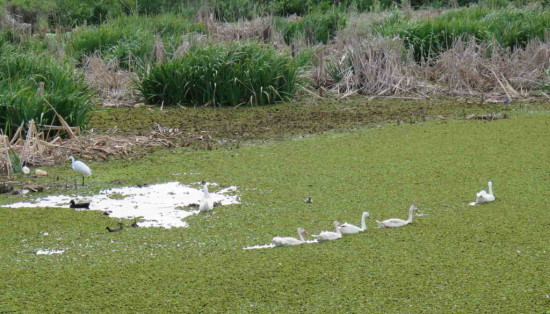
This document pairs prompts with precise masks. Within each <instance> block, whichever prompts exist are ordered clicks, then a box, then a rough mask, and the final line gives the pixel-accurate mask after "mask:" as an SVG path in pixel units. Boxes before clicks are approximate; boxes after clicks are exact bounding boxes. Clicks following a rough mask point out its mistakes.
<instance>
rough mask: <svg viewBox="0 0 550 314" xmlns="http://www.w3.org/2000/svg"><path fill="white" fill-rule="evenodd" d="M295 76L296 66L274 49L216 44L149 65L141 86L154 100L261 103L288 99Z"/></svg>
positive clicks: (178, 102)
mask: <svg viewBox="0 0 550 314" xmlns="http://www.w3.org/2000/svg"><path fill="white" fill-rule="evenodd" d="M296 80H297V65H296V64H295V63H294V62H293V60H292V59H291V58H290V57H288V56H285V55H282V54H280V53H279V52H277V51H276V50H275V49H274V48H272V47H269V46H265V45H261V44H257V43H247V44H243V43H233V44H217V45H209V46H206V47H202V48H200V47H197V48H195V49H192V50H190V51H189V52H188V53H187V54H186V55H185V56H183V57H181V58H174V59H172V60H170V61H167V62H164V63H161V64H156V65H154V66H152V68H151V70H150V71H149V72H148V73H146V74H144V76H143V77H142V78H141V82H140V85H139V90H140V91H141V93H142V95H143V96H144V97H145V98H146V99H147V101H148V102H150V103H154V104H164V105H169V104H181V105H204V104H210V105H216V106H238V105H242V104H251V105H264V104H270V103H274V102H276V101H279V100H285V99H289V98H290V97H291V96H292V95H293V94H294V92H295V90H296V86H297V85H296V83H297V82H296Z"/></svg>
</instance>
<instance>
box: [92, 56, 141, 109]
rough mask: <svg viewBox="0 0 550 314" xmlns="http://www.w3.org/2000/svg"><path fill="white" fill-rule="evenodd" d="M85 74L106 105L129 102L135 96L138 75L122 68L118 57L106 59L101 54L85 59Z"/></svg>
mask: <svg viewBox="0 0 550 314" xmlns="http://www.w3.org/2000/svg"><path fill="white" fill-rule="evenodd" d="M84 74H85V77H86V81H87V82H88V84H89V85H90V86H91V87H92V88H93V89H94V90H96V91H97V93H98V96H99V97H100V98H101V99H102V101H103V103H104V105H117V106H118V104H119V103H121V102H122V103H128V102H129V101H128V100H130V102H131V101H132V100H134V98H135V91H134V89H133V87H132V85H133V82H134V81H135V79H136V78H137V75H136V74H135V73H133V72H130V71H125V70H122V69H120V66H119V62H118V60H117V59H111V60H104V59H103V58H101V56H100V55H99V54H93V55H91V56H89V57H86V58H85V59H84Z"/></svg>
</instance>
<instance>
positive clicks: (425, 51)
mask: <svg viewBox="0 0 550 314" xmlns="http://www.w3.org/2000/svg"><path fill="white" fill-rule="evenodd" d="M549 28H550V10H536V9H515V8H511V9H500V10H489V9H487V8H484V7H474V8H463V9H457V10H451V11H448V12H445V13H443V14H441V15H439V16H436V17H434V18H431V19H418V20H415V21H412V22H410V23H406V24H402V25H400V26H399V28H397V29H396V30H395V32H394V33H395V34H397V35H399V37H401V38H403V39H404V40H405V43H406V45H407V47H408V48H409V49H412V50H413V51H414V56H415V59H416V60H417V61H421V60H434V59H436V58H437V57H438V56H439V54H441V53H442V52H444V51H446V50H448V49H450V48H451V47H452V46H453V45H454V43H455V41H456V40H458V39H460V38H463V37H465V36H473V37H475V38H476V39H477V40H478V41H483V42H490V41H491V40H496V41H497V42H498V43H499V44H500V45H501V46H503V47H510V48H514V47H525V45H526V44H527V42H528V41H529V40H530V39H533V38H538V39H540V40H544V38H545V32H547V31H548V29H549Z"/></svg>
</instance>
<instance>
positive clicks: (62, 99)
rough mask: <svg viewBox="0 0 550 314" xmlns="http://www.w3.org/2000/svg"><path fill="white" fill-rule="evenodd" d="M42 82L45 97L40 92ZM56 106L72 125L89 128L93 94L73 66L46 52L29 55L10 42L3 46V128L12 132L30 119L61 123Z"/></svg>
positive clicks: (0, 68) (0, 72) (0, 60)
mask: <svg viewBox="0 0 550 314" xmlns="http://www.w3.org/2000/svg"><path fill="white" fill-rule="evenodd" d="M40 82H43V83H44V94H43V96H40V95H38V92H37V91H38V89H39V85H40ZM44 99H46V100H47V102H49V103H50V104H51V105H52V106H53V108H54V109H55V110H56V111H57V112H58V113H59V115H61V117H63V119H65V121H67V123H68V124H69V125H71V126H80V127H82V128H85V127H86V124H87V122H88V119H89V113H90V112H91V110H92V109H93V103H92V94H91V92H90V91H89V90H88V87H87V85H86V84H85V83H84V82H83V81H82V80H81V78H79V77H78V76H77V75H76V74H74V72H73V69H72V67H71V66H70V65H66V64H63V63H59V62H57V61H56V60H54V59H52V58H51V56H48V55H45V54H33V55H31V54H29V53H25V52H22V51H20V50H16V49H15V48H12V47H10V46H8V45H4V46H3V47H2V48H0V129H1V130H2V131H3V132H4V133H5V134H8V135H11V134H13V132H14V131H15V130H16V129H17V127H19V125H21V124H22V123H26V122H27V121H29V120H30V119H34V120H35V122H36V123H38V124H49V125H51V124H54V125H59V121H58V119H57V118H56V116H55V113H54V111H53V110H52V109H51V108H50V107H49V106H48V105H47V103H46V101H45V100H44Z"/></svg>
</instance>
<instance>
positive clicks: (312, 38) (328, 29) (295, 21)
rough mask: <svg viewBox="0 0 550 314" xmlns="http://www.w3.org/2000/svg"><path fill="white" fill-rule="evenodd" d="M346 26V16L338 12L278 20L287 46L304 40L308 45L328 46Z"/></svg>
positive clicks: (278, 25)
mask: <svg viewBox="0 0 550 314" xmlns="http://www.w3.org/2000/svg"><path fill="white" fill-rule="evenodd" d="M345 25H346V17H345V15H344V14H343V13H342V12H340V11H337V10H332V11H328V12H313V13H310V14H307V15H305V16H303V17H300V18H286V19H277V22H276V27H277V29H278V31H279V32H281V33H282V35H283V38H284V41H285V43H286V44H287V45H290V44H291V43H292V42H294V41H297V40H303V41H305V42H306V43H307V44H308V45H314V44H318V43H323V44H326V43H328V42H329V41H331V40H332V39H334V37H335V36H336V32H337V31H338V30H339V29H341V28H343V27H344V26H345Z"/></svg>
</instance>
